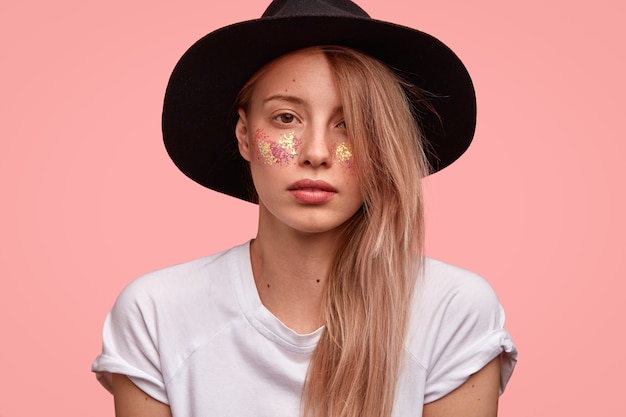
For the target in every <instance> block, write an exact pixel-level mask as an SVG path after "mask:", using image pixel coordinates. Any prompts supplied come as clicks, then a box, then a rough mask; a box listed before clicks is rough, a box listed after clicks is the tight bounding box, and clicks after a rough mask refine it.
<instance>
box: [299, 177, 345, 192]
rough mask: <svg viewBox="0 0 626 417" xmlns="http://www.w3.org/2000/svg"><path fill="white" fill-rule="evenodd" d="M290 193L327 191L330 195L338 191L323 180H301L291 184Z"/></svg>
mask: <svg viewBox="0 0 626 417" xmlns="http://www.w3.org/2000/svg"><path fill="white" fill-rule="evenodd" d="M288 190H289V191H298V190H303V191H325V192H330V193H336V192H337V190H335V188H334V187H333V186H332V185H330V184H329V183H327V182H325V181H322V180H309V179H307V180H300V181H297V182H295V183H293V184H291V185H290V186H289V188H288Z"/></svg>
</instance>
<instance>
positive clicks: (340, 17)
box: [163, 0, 476, 201]
mask: <svg viewBox="0 0 626 417" xmlns="http://www.w3.org/2000/svg"><path fill="white" fill-rule="evenodd" d="M320 45H341V46H347V47H350V48H353V49H357V50H360V51H362V52H364V53H366V54H368V55H370V56H372V57H375V58H377V59H379V60H380V61H382V62H385V63H386V64H387V65H388V66H389V67H391V68H392V69H393V70H395V71H396V72H397V73H398V74H399V75H400V76H401V77H402V78H403V79H404V80H406V81H408V82H409V83H411V84H413V85H414V86H416V87H418V88H419V89H420V90H423V91H427V92H428V93H429V97H430V104H431V105H432V106H433V107H434V109H435V111H436V114H433V113H432V112H430V113H420V114H419V123H420V126H421V128H422V133H423V134H424V136H425V137H426V140H427V141H428V151H427V157H428V160H429V163H430V165H431V168H432V169H431V173H432V172H436V171H439V170H441V169H443V168H445V167H446V166H448V165H450V164H451V163H452V162H454V161H455V160H456V159H457V158H459V156H461V154H463V152H465V150H466V149H467V148H468V147H469V144H470V142H471V141H472V137H473V136H474V129H475V126H476V97H475V93H474V87H473V85H472V81H471V78H470V76H469V74H468V72H467V70H466V68H465V66H464V65H463V63H462V62H461V61H460V59H459V58H458V57H457V56H456V55H455V54H454V52H452V50H450V48H448V47H447V46H446V45H444V44H443V43H442V42H441V41H439V40H438V39H436V38H434V37H433V36H431V35H429V34H427V33H424V32H420V31H418V30H415V29H411V28H408V27H405V26H400V25H396V24H393V23H388V22H383V21H379V20H375V19H372V18H370V17H369V15H368V14H367V13H366V12H365V11H363V10H362V9H361V8H360V7H359V6H357V5H356V4H354V3H352V2H351V1H347V0H326V1H324V0H278V1H273V2H272V3H271V4H270V6H269V7H268V9H267V10H266V11H265V13H264V14H263V16H262V17H261V18H260V19H256V20H250V21H245V22H241V23H236V24H233V25H230V26H226V27H224V28H221V29H218V30H216V31H214V32H211V33H209V34H208V35H206V36H205V37H203V38H202V39H200V40H199V41H197V42H196V43H195V44H194V45H193V46H191V48H189V50H188V51H187V52H185V54H184V55H183V56H182V58H181V59H180V61H179V62H178V64H177V65H176V67H175V68H174V71H173V72H172V75H171V78H170V80H169V84H168V86H167V90H166V94H165V103H164V108H163V138H164V142H165V147H166V148H167V151H168V153H169V155H170V157H171V158H172V160H173V161H174V163H175V164H176V166H177V167H178V168H179V169H180V170H181V171H182V172H183V173H184V174H185V175H187V176H188V177H189V178H191V179H193V180H194V181H196V182H198V183H200V184H202V185H204V186H205V187H208V188H210V189H213V190H215V191H219V192H221V193H224V194H228V195H231V196H234V197H237V198H240V199H243V200H246V201H252V200H251V198H252V197H251V193H250V184H249V181H247V180H246V178H247V170H248V168H247V166H246V164H247V161H245V160H244V159H243V158H242V157H241V156H240V155H239V153H238V150H237V140H236V137H235V125H236V122H237V113H236V109H234V106H235V99H236V97H237V94H238V93H239V90H240V89H241V88H242V87H243V85H244V84H245V83H246V81H247V80H248V79H249V78H250V77H251V76H252V75H253V74H254V73H255V72H256V71H258V70H259V69H260V68H261V67H262V66H263V65H265V64H267V63H269V62H270V61H272V60H274V59H275V58H277V57H279V56H281V55H284V54H286V53H288V52H291V51H295V50H298V49H302V48H306V47H310V46H320ZM414 104H415V106H416V107H419V106H418V103H414Z"/></svg>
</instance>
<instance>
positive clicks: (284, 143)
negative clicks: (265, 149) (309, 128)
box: [278, 132, 297, 156]
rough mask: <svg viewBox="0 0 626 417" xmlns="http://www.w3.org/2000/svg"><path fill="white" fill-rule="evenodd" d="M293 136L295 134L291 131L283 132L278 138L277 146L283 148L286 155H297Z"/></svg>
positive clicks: (294, 136)
mask: <svg viewBox="0 0 626 417" xmlns="http://www.w3.org/2000/svg"><path fill="white" fill-rule="evenodd" d="M295 138H296V135H295V134H294V133H293V132H291V133H285V134H284V135H283V136H282V137H281V138H280V139H278V146H280V148H281V149H282V150H284V151H285V152H286V153H287V155H291V156H295V155H297V152H296V147H295V145H296V144H295V141H294V139H295Z"/></svg>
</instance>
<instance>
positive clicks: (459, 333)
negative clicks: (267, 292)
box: [92, 243, 517, 417]
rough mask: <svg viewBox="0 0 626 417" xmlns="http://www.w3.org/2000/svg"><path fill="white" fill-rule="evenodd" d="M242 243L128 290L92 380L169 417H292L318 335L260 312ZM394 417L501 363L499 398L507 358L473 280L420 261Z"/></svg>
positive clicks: (491, 312) (498, 321) (414, 412)
mask: <svg viewBox="0 0 626 417" xmlns="http://www.w3.org/2000/svg"><path fill="white" fill-rule="evenodd" d="M249 247H250V246H249V243H246V244H244V245H241V246H237V247H235V248H232V249H230V250H228V251H225V252H221V253H218V254H215V255H211V256H208V257H205V258H201V259H198V260H195V261H191V262H187V263H184V264H181V265H177V266H173V267H169V268H165V269H162V270H159V271H156V272H152V273H150V274H147V275H144V276H143V277H140V278H139V279H137V280H135V281H133V282H132V283H131V284H130V285H129V286H128V287H126V289H124V291H123V292H122V293H121V294H120V296H119V298H118V300H117V301H116V303H115V306H114V307H113V309H112V310H111V312H110V313H109V315H108V316H107V318H106V321H105V324H104V332H103V351H102V354H100V355H99V356H98V357H97V358H96V360H95V362H94V363H93V366H92V370H93V371H94V372H96V374H97V377H98V379H99V380H100V382H101V383H102V385H104V387H105V388H107V389H109V390H110V388H111V373H119V374H124V375H127V376H128V377H129V378H130V379H131V380H132V381H133V382H134V383H135V384H136V385H137V386H138V387H139V388H141V389H142V390H143V391H144V392H146V393H147V394H149V395H150V396H152V397H153V398H156V399H157V400H159V401H162V402H164V403H166V404H169V405H170V407H171V410H172V414H173V416H174V417H187V416H189V417H191V416H195V417H209V416H215V417H297V416H298V415H300V411H299V410H300V399H301V391H302V384H303V381H304V378H305V375H306V372H307V367H308V365H309V360H310V357H311V353H312V352H313V350H314V349H315V346H316V344H317V341H318V339H319V336H320V334H321V332H322V329H318V330H317V331H315V332H313V333H310V334H304V335H303V334H297V333H295V332H294V331H292V330H291V329H289V328H288V327H286V326H285V325H284V324H283V323H282V322H281V321H280V320H278V319H277V318H276V317H274V316H273V315H272V313H271V312H270V311H269V310H267V309H266V308H265V307H264V306H263V305H262V304H261V300H260V298H259V295H258V292H257V290H256V287H255V284H254V278H253V276H252V267H251V264H250V251H249ZM416 291H417V292H416V294H417V295H416V297H415V299H414V306H413V310H412V315H411V326H410V330H409V334H408V337H407V343H406V355H405V363H404V365H403V367H402V376H401V379H400V382H399V385H398V388H397V395H396V402H395V406H394V413H393V415H394V417H405V416H407V417H408V416H411V417H413V416H415V417H418V416H421V415H422V407H423V404H425V403H428V402H431V401H434V400H436V399H438V398H440V397H443V396H444V395H446V394H448V393H449V392H451V391H452V390H454V389H455V388H457V387H458V386H460V385H461V384H462V383H463V382H464V381H465V380H466V379H467V378H468V377H469V376H470V375H471V374H473V373H475V372H477V371H478V370H480V369H481V368H482V367H483V366H484V365H486V364H487V363H488V362H490V361H491V360H492V359H494V358H496V357H497V356H498V355H500V354H501V353H503V354H502V355H501V370H502V371H501V372H502V375H501V389H502V390H503V389H504V386H505V385H506V383H507V381H508V380H509V378H510V376H511V373H512V372H513V368H514V366H515V362H516V357H517V352H516V349H515V346H514V345H513V343H512V341H511V338H510V336H509V334H508V332H507V331H506V330H504V329H503V324H504V313H503V310H502V307H501V306H500V303H499V301H498V299H497V297H496V295H495V293H494V291H493V290H492V288H491V287H490V286H489V284H487V283H486V282H485V281H484V280H483V279H482V278H480V277H478V276H477V275H475V274H473V273H471V272H468V271H466V270H463V269H460V268H457V267H453V266H451V265H448V264H445V263H443V262H439V261H435V260H432V259H427V260H426V264H425V269H424V276H423V277H422V278H421V279H420V281H419V284H418V286H417V289H416Z"/></svg>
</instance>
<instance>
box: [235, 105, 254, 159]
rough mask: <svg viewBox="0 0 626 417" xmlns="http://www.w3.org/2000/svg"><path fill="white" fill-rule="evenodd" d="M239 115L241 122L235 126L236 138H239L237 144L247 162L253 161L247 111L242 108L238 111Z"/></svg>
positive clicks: (238, 121)
mask: <svg viewBox="0 0 626 417" xmlns="http://www.w3.org/2000/svg"><path fill="white" fill-rule="evenodd" d="M237 113H238V114H239V120H237V125H236V126H235V136H237V144H238V146H239V153H240V154H241V156H242V157H243V159H245V160H246V161H248V162H250V161H251V160H252V146H251V143H250V142H251V138H250V133H251V128H250V126H249V125H248V119H247V117H246V111H245V110H244V109H242V108H239V109H238V110H237Z"/></svg>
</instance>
